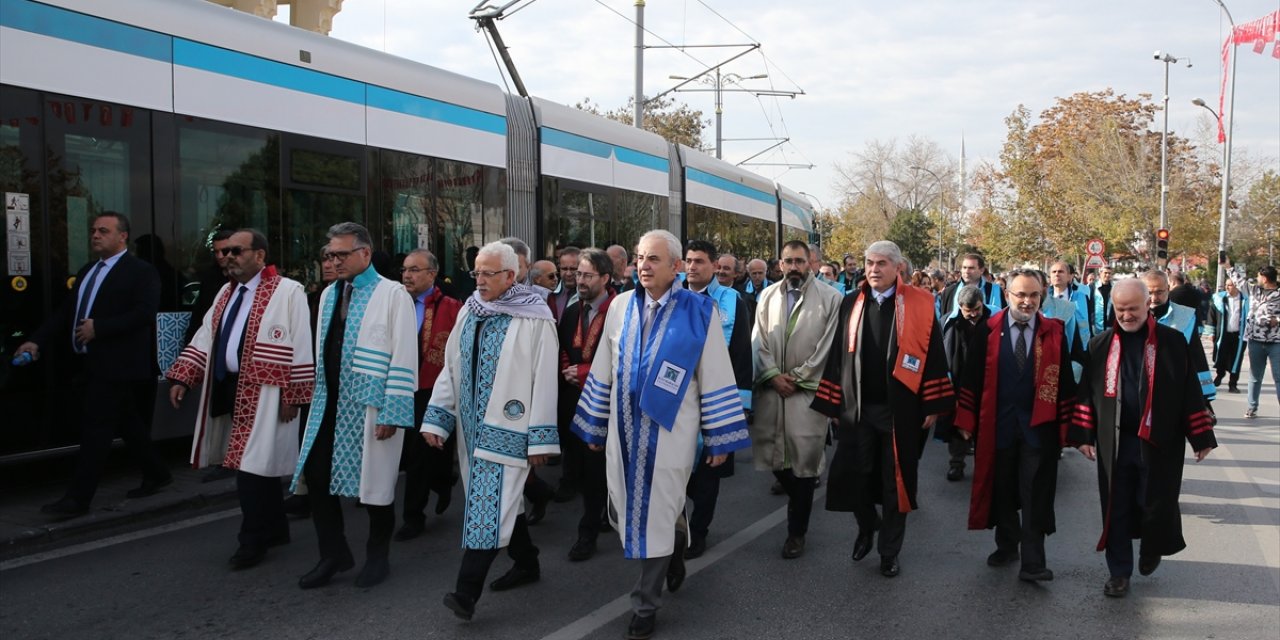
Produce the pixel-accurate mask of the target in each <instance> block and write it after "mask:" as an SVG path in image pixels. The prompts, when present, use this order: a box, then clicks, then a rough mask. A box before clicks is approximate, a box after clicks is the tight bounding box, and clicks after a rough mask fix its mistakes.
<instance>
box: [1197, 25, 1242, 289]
mask: <svg viewBox="0 0 1280 640" xmlns="http://www.w3.org/2000/svg"><path fill="white" fill-rule="evenodd" d="M1214 2H1216V3H1218V6H1219V7H1221V8H1222V12H1223V13H1225V14H1226V15H1227V22H1228V23H1230V24H1231V36H1230V37H1231V104H1229V105H1227V131H1226V134H1227V139H1226V145H1225V146H1224V147H1223V150H1222V155H1223V157H1224V158H1226V160H1224V161H1223V163H1222V164H1223V167H1222V210H1221V211H1220V212H1219V214H1218V264H1219V265H1221V264H1222V262H1223V260H1225V259H1226V257H1227V204H1228V203H1227V198H1228V196H1229V195H1230V193H1231V143H1232V142H1235V137H1234V136H1233V135H1232V130H1233V129H1234V128H1235V126H1236V53H1237V52H1236V21H1235V20H1233V19H1232V18H1231V12H1230V11H1228V10H1227V5H1225V4H1223V3H1222V0H1214ZM1201 102H1203V100H1202V101H1201ZM1211 111H1212V110H1211ZM1219 122H1221V118H1219ZM1219 130H1220V131H1221V125H1219ZM1226 277H1227V274H1226V273H1224V272H1223V270H1222V267H1218V288H1219V289H1221V288H1222V284H1223V282H1224V281H1225V279H1226Z"/></svg>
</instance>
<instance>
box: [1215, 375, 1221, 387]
mask: <svg viewBox="0 0 1280 640" xmlns="http://www.w3.org/2000/svg"><path fill="white" fill-rule="evenodd" d="M1221 385H1222V374H1221V373H1219V374H1218V375H1217V376H1215V377H1214V379H1213V386H1215V387H1217V386H1221Z"/></svg>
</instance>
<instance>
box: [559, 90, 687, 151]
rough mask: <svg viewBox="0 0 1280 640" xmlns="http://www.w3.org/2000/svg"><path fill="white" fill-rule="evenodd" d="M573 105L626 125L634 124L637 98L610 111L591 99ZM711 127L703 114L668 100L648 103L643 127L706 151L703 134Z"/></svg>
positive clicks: (681, 103) (670, 139) (678, 142)
mask: <svg viewBox="0 0 1280 640" xmlns="http://www.w3.org/2000/svg"><path fill="white" fill-rule="evenodd" d="M573 106H574V108H575V109H581V110H582V111H586V112H587V113H591V114H595V115H597V116H603V117H605V118H608V119H610V120H616V121H618V122H621V123H622V124H625V125H631V124H632V123H634V122H635V115H634V114H635V98H630V99H628V100H627V104H626V105H624V106H622V107H618V108H616V109H609V110H607V111H606V110H604V109H602V108H601V107H600V105H598V104H596V103H594V102H592V101H591V98H583V100H582V102H579V103H578V104H575V105H573ZM710 125H711V121H710V120H703V119H702V111H700V110H698V109H693V108H692V107H690V106H689V105H687V104H684V103H683V102H676V101H675V100H674V99H672V98H669V97H667V98H657V99H654V100H650V101H648V102H647V103H646V104H645V109H644V124H643V126H642V127H641V128H642V129H644V130H646V131H651V132H653V133H656V134H658V135H660V136H662V137H663V138H665V139H666V140H667V142H671V143H675V144H683V145H685V146H687V147H693V148H694V149H698V150H700V151H705V150H706V148H705V147H704V146H703V141H702V132H703V130H704V129H706V128H707V127H708V126H710Z"/></svg>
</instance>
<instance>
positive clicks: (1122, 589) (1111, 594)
mask: <svg viewBox="0 0 1280 640" xmlns="http://www.w3.org/2000/svg"><path fill="white" fill-rule="evenodd" d="M1102 593H1103V595H1105V596H1107V597H1108V598H1123V597H1125V596H1127V595H1129V579H1128V578H1124V577H1121V576H1111V579H1109V580H1107V583H1106V584H1104V585H1102Z"/></svg>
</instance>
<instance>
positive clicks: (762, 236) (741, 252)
mask: <svg viewBox="0 0 1280 640" xmlns="http://www.w3.org/2000/svg"><path fill="white" fill-rule="evenodd" d="M776 233H777V226H776V224H775V223H773V222H770V221H768V220H761V219H759V218H751V217H748V216H744V215H739V214H736V213H732V212H729V211H724V210H722V209H714V208H712V207H707V206H704V205H699V204H689V233H688V237H689V238H690V239H695V238H697V239H700V240H709V241H711V242H712V243H713V244H715V245H716V249H718V250H719V251H720V252H722V253H732V254H734V255H736V256H738V257H740V258H741V257H752V258H761V257H768V256H772V255H773V254H774V251H775V250H776V249H775V244H774V243H775V237H776Z"/></svg>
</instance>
